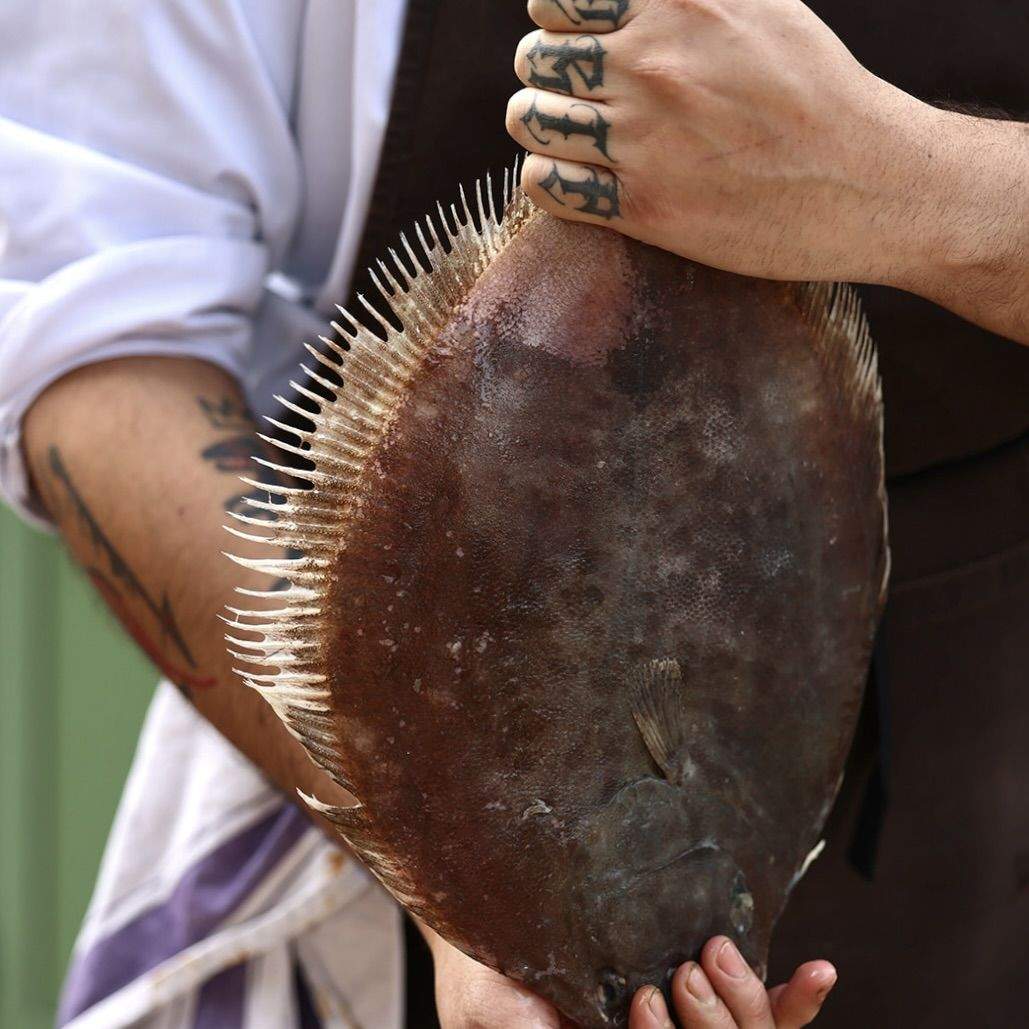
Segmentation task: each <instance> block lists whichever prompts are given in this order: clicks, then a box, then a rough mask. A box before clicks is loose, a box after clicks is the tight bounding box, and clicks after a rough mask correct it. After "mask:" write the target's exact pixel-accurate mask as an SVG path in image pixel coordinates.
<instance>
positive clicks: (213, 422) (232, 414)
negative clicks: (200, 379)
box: [197, 397, 279, 520]
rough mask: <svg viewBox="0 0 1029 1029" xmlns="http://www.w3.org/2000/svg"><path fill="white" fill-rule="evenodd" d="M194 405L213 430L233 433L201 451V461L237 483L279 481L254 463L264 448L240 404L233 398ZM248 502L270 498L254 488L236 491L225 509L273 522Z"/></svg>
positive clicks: (267, 513)
mask: <svg viewBox="0 0 1029 1029" xmlns="http://www.w3.org/2000/svg"><path fill="white" fill-rule="evenodd" d="M197 404H198V405H199V406H200V410H201V411H202V412H203V414H204V417H205V418H206V419H207V422H208V424H209V425H210V426H211V427H212V428H214V429H225V430H230V431H232V432H233V433H234V434H233V435H232V436H229V437H227V438H225V439H220V440H217V441H216V442H214V443H211V444H210V445H209V446H206V447H204V449H203V450H201V451H200V456H201V458H202V459H203V460H204V461H207V462H208V463H209V464H212V465H214V467H215V469H216V470H217V471H219V472H226V473H229V474H231V475H233V476H234V481H236V482H238V479H239V476H241V475H246V476H247V477H248V478H250V479H253V480H254V481H255V482H264V483H268V484H269V485H271V484H274V483H276V482H278V481H279V480H278V476H277V475H276V474H275V472H273V471H272V470H271V469H270V468H266V467H265V466H264V465H263V464H258V462H257V461H255V460H254V458H255V457H261V456H264V448H263V447H262V446H261V441H260V440H259V439H258V438H257V435H256V433H257V426H256V425H255V424H254V420H253V417H252V416H251V414H250V412H249V411H248V410H247V409H246V408H245V407H244V406H243V405H242V404H240V403H239V401H237V400H236V399H234V398H233V397H218V398H217V399H212V398H210V397H197ZM247 499H254V500H268V499H269V496H268V492H267V490H262V489H258V488H257V487H251V488H250V489H247V490H244V491H240V490H236V491H234V492H233V493H232V495H231V496H229V497H228V498H227V499H226V500H225V505H224V506H225V510H226V511H233V512H235V513H236V514H245V515H249V516H250V517H252V518H264V519H267V520H274V517H275V516H274V515H273V514H272V513H271V512H270V511H263V510H261V509H260V508H255V507H251V506H250V505H249V504H248V503H247Z"/></svg>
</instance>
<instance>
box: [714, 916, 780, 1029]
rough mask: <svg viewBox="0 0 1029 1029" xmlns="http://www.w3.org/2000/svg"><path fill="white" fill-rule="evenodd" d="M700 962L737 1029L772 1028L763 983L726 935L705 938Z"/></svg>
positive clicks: (772, 1023) (773, 1024) (769, 1006)
mask: <svg viewBox="0 0 1029 1029" xmlns="http://www.w3.org/2000/svg"><path fill="white" fill-rule="evenodd" d="M700 963H701V965H702V966H703V968H704V971H705V972H706V973H707V976H708V978H709V979H710V980H711V985H712V986H713V987H714V988H715V992H716V993H717V994H718V996H719V997H721V998H722V1000H723V1001H724V1002H725V1006H726V1007H727V1008H728V1009H729V1011H730V1012H732V1017H733V1018H734V1019H735V1020H736V1024H737V1025H738V1026H739V1029H775V1023H774V1022H773V1021H772V1008H771V1005H770V1003H769V1001H768V992H767V991H766V990H765V984H764V983H763V982H761V980H760V979H758V977H757V976H756V975H755V974H754V972H753V969H751V967H750V966H749V965H748V964H747V963H746V962H745V961H744V960H743V957H742V956H741V954H740V952H739V951H738V950H737V949H736V945H735V944H734V943H733V942H732V941H731V940H729V939H728V938H727V937H725V936H716V937H714V939H711V940H708V941H707V943H706V944H705V946H704V949H703V950H702V951H701V953H700Z"/></svg>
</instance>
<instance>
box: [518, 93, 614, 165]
mask: <svg viewBox="0 0 1029 1029" xmlns="http://www.w3.org/2000/svg"><path fill="white" fill-rule="evenodd" d="M572 111H577V112H580V113H581V114H582V118H581V119H580V118H575V117H573V116H572ZM518 120H519V121H520V122H521V123H522V124H523V125H524V126H525V131H526V132H527V133H528V134H529V135H530V136H531V137H532V138H533V139H534V140H535V141H536V142H537V143H539V145H540V146H550V144H551V142H553V137H552V135H550V134H557V135H560V136H563V137H564V138H565V139H566V140H567V139H570V138H571V137H572V136H587V137H589V139H590V141H591V143H592V145H593V146H594V147H595V148H596V149H597V150H598V151H599V152H600V153H601V154H603V156H604V157H606V158H607V159H608V160H611V154H610V152H609V151H608V148H607V141H608V130H609V129H610V128H611V123H610V122H609V121H608V120H607V119H606V118H605V117H604V116H603V114H601V112H600V110H599V108H597V107H595V106H594V105H593V104H587V103H582V102H579V103H574V104H572V105H571V107H570V108H569V109H568V111H567V113H565V114H562V115H553V114H545V113H544V112H543V111H541V110H540V109H539V106H538V105H537V103H536V97H535V96H533V98H532V102H531V103H530V105H529V107H528V108H527V110H526V111H525V113H524V114H523V115H522V116H521V118H519V119H518Z"/></svg>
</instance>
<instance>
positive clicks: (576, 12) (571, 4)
mask: <svg viewBox="0 0 1029 1029" xmlns="http://www.w3.org/2000/svg"><path fill="white" fill-rule="evenodd" d="M546 2H547V4H548V5H549V6H550V7H556V8H557V9H558V10H559V11H560V12H561V14H562V15H564V17H565V18H566V19H567V20H568V21H570V22H571V23H572V24H573V25H583V24H588V23H590V22H593V23H604V24H606V25H609V26H610V27H611V28H612V29H617V28H618V27H619V25H620V24H621V20H622V17H623V16H624V15H625V12H626V11H628V9H629V2H630V0H546ZM540 6H542V5H541V4H540V3H539V2H538V0H537V2H535V3H534V4H533V7H536V8H538V7H540Z"/></svg>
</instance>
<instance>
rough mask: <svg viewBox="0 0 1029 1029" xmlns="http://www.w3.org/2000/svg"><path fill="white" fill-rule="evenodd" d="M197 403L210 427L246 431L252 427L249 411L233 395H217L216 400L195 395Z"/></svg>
mask: <svg viewBox="0 0 1029 1029" xmlns="http://www.w3.org/2000/svg"><path fill="white" fill-rule="evenodd" d="M197 403H198V404H199V405H200V410H201V411H203V413H204V417H205V418H206V419H207V422H208V424H209V425H210V426H211V428H212V429H237V430H241V431H243V432H246V431H247V430H251V431H252V430H253V428H254V420H253V419H252V418H251V417H250V412H249V411H247V409H246V408H245V407H244V406H243V405H242V404H240V403H239V402H238V401H237V400H235V399H234V398H233V397H219V398H218V399H217V400H208V398H207V397H197Z"/></svg>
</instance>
